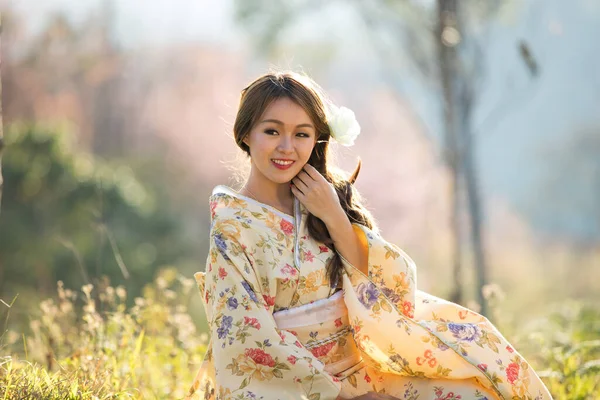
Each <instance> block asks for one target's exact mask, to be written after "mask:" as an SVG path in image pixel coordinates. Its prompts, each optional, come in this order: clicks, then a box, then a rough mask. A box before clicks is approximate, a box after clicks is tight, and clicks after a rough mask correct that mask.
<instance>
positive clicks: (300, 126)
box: [260, 119, 315, 129]
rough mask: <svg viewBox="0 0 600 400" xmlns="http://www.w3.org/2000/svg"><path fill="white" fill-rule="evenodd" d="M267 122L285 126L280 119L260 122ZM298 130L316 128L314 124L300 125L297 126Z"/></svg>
mask: <svg viewBox="0 0 600 400" xmlns="http://www.w3.org/2000/svg"><path fill="white" fill-rule="evenodd" d="M265 122H272V123H274V124H277V125H284V123H283V122H281V121H280V120H278V119H265V120H262V121H260V123H261V124H263V123H265ZM296 128H313V129H315V127H314V126H313V125H312V124H300V125H296Z"/></svg>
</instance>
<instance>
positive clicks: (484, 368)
mask: <svg viewBox="0 0 600 400" xmlns="http://www.w3.org/2000/svg"><path fill="white" fill-rule="evenodd" d="M477 368H479V369H480V370H482V371H483V372H487V368H488V366H487V364H483V363H482V364H478V365H477Z"/></svg>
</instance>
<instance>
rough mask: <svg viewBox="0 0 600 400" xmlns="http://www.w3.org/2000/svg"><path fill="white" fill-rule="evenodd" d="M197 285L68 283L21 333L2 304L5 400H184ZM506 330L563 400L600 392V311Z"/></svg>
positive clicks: (0, 386) (566, 308) (570, 309)
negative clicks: (73, 286)
mask: <svg viewBox="0 0 600 400" xmlns="http://www.w3.org/2000/svg"><path fill="white" fill-rule="evenodd" d="M195 290H196V288H195V284H194V282H193V281H192V280H190V279H187V278H184V277H182V276H180V275H178V273H177V272H176V271H175V270H163V271H162V272H161V273H160V274H159V276H158V278H157V279H156V280H155V281H154V282H153V283H152V284H151V285H148V286H147V287H146V288H145V289H144V292H143V296H142V297H139V298H136V299H134V300H133V301H131V302H128V301H127V293H126V291H125V289H124V288H122V287H112V286H110V285H109V284H108V282H103V283H101V284H98V285H96V286H94V287H92V286H91V285H87V286H84V287H83V288H82V290H81V291H80V292H75V291H72V290H69V289H65V288H63V287H62V284H61V283H60V282H59V284H58V292H57V296H56V297H55V298H51V299H47V300H44V301H42V302H41V303H40V306H39V310H37V312H36V313H35V315H32V316H31V317H30V319H29V326H28V327H27V329H26V331H27V333H24V332H17V331H15V330H12V329H11V312H12V311H14V309H15V308H17V307H18V305H19V299H18V298H16V299H14V300H13V301H12V304H7V303H4V304H0V307H2V310H3V313H2V315H3V320H2V322H1V323H2V324H3V331H2V332H3V334H2V337H1V341H0V354H2V356H1V357H0V400H2V399H4V400H8V399H11V400H13V399H15V400H16V399H118V398H119V399H120V398H133V399H178V398H183V397H184V396H185V394H186V392H187V390H188V387H189V385H190V384H191V382H192V380H193V376H194V374H195V372H196V370H197V369H198V367H199V365H200V362H201V360H202V356H203V354H204V352H205V350H206V343H207V334H206V333H202V332H200V331H199V330H198V329H197V328H196V326H195V324H194V323H193V322H192V320H191V317H190V315H189V309H188V306H187V304H188V303H190V298H191V297H190V296H192V297H193V296H195V293H194V292H195ZM128 304H130V305H129V306H128ZM497 307H499V306H497ZM496 311H499V312H500V311H501V310H496ZM500 328H501V330H503V331H505V332H509V333H511V332H512V334H508V335H507V336H509V340H511V341H512V342H513V343H514V344H515V346H516V347H517V348H518V349H519V350H520V351H521V353H522V354H523V355H524V356H525V357H526V358H527V359H528V360H529V361H530V363H531V364H532V365H533V367H534V368H535V369H536V370H537V371H538V372H539V373H540V375H541V376H542V377H543V379H544V381H545V382H546V384H547V385H548V388H549V389H550V390H551V392H552V394H553V396H554V398H555V399H569V400H578V399H597V398H600V396H599V395H598V393H600V310H599V309H598V308H597V307H595V308H594V307H591V306H586V305H583V304H581V303H572V304H567V305H561V306H560V307H555V308H554V309H549V310H548V314H547V316H546V317H544V318H543V319H539V320H535V321H529V323H527V324H526V326H525V327H520V328H519V329H517V328H516V327H514V326H512V327H509V326H502V325H501V326H500Z"/></svg>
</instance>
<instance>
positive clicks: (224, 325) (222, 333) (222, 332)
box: [217, 316, 233, 339]
mask: <svg viewBox="0 0 600 400" xmlns="http://www.w3.org/2000/svg"><path fill="white" fill-rule="evenodd" d="M232 321H233V317H231V316H229V317H228V316H223V319H222V320H221V326H220V327H219V329H217V334H218V336H219V339H223V338H225V337H226V336H227V335H228V334H229V329H231V322H232Z"/></svg>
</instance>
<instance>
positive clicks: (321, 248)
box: [319, 246, 329, 254]
mask: <svg viewBox="0 0 600 400" xmlns="http://www.w3.org/2000/svg"><path fill="white" fill-rule="evenodd" d="M328 252H329V247H327V246H319V254H321V253H328Z"/></svg>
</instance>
